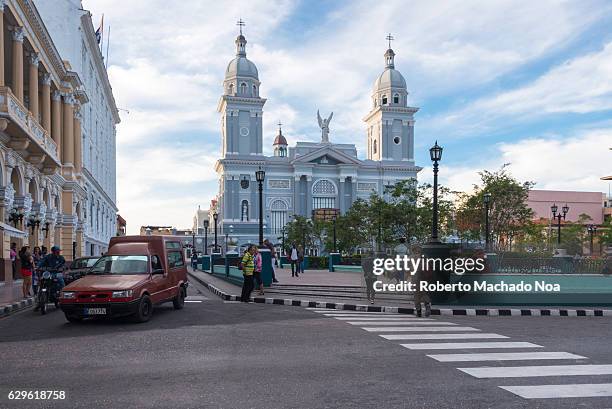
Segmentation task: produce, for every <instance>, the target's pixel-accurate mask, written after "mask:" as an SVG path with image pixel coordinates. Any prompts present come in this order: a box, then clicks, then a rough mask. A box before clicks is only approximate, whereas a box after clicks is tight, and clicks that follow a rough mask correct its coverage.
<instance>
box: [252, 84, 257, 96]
mask: <svg viewBox="0 0 612 409" xmlns="http://www.w3.org/2000/svg"><path fill="white" fill-rule="evenodd" d="M253 96H254V97H256V96H257V87H256V86H255V85H253Z"/></svg>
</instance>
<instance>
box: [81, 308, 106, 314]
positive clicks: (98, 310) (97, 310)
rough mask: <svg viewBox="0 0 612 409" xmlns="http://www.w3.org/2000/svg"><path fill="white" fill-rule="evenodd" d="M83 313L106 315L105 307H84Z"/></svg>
mask: <svg viewBox="0 0 612 409" xmlns="http://www.w3.org/2000/svg"><path fill="white" fill-rule="evenodd" d="M84 313H85V315H106V308H85V311H84Z"/></svg>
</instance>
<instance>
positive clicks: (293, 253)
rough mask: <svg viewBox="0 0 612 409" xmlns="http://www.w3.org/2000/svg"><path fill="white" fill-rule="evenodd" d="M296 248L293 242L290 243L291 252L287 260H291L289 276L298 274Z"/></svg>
mask: <svg viewBox="0 0 612 409" xmlns="http://www.w3.org/2000/svg"><path fill="white" fill-rule="evenodd" d="M298 260H299V257H298V249H297V247H295V243H293V244H292V245H291V253H290V254H289V261H290V262H291V277H299V276H300V267H299V265H298Z"/></svg>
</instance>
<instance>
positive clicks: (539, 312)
mask: <svg viewBox="0 0 612 409" xmlns="http://www.w3.org/2000/svg"><path fill="white" fill-rule="evenodd" d="M189 275H190V276H191V277H192V278H193V279H195V280H196V281H197V282H198V283H200V284H202V285H203V286H204V287H206V288H207V289H209V290H210V291H211V292H212V293H213V294H215V295H217V296H219V297H220V298H222V299H223V300H225V301H240V296H239V295H233V294H228V293H226V292H224V291H222V290H220V289H218V288H217V287H215V286H214V285H213V284H210V283H207V282H206V281H204V280H202V279H200V278H199V277H196V276H195V275H193V274H191V273H189ZM250 300H251V301H253V302H255V303H257V304H274V305H290V306H294V307H308V308H328V309H330V310H347V311H366V312H386V313H394V314H409V315H414V313H415V312H414V308H406V307H388V306H374V305H367V304H344V303H336V302H326V301H310V300H294V299H291V298H266V297H251V298H250ZM431 315H440V316H449V315H454V316H488V317H612V310H601V309H588V310H585V309H558V308H557V309H551V308H545V309H540V308H529V309H519V308H432V309H431Z"/></svg>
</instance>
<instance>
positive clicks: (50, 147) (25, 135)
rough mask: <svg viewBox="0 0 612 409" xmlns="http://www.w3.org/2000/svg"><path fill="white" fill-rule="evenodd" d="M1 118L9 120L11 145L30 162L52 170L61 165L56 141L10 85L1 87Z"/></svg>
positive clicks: (8, 128)
mask: <svg viewBox="0 0 612 409" xmlns="http://www.w3.org/2000/svg"><path fill="white" fill-rule="evenodd" d="M0 118H4V119H6V120H7V121H8V123H7V127H6V132H7V133H8V134H9V135H10V136H11V138H10V141H9V144H10V146H11V147H12V148H13V149H15V150H16V151H17V152H19V153H20V154H21V155H23V156H25V157H26V159H27V160H28V162H31V163H33V164H34V165H39V164H42V167H43V168H47V169H50V170H51V171H52V170H54V169H55V168H57V167H59V166H61V161H60V158H59V152H58V149H57V144H56V143H55V141H54V140H53V139H51V137H50V136H49V134H48V133H47V131H46V130H45V129H44V128H43V127H42V126H41V125H40V124H39V123H38V120H37V119H36V118H34V116H32V114H31V113H30V111H28V109H27V108H26V107H25V106H24V105H23V104H22V103H21V102H20V101H19V100H18V99H17V97H15V95H13V93H12V92H11V90H10V88H8V87H0Z"/></svg>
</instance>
